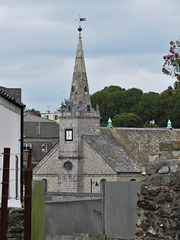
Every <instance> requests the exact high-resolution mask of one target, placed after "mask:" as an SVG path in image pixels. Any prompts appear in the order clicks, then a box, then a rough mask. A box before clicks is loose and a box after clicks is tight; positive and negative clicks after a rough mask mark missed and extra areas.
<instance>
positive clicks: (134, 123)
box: [112, 113, 143, 127]
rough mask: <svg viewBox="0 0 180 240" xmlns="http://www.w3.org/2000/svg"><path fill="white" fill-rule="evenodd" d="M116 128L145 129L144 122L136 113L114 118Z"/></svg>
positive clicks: (117, 115)
mask: <svg viewBox="0 0 180 240" xmlns="http://www.w3.org/2000/svg"><path fill="white" fill-rule="evenodd" d="M112 122H113V126H114V127H143V123H142V120H141V119H140V118H139V117H138V116H137V115H136V114H135V113H121V114H116V115H115V116H114V117H113V121H112Z"/></svg>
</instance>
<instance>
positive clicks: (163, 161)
mask: <svg viewBox="0 0 180 240" xmlns="http://www.w3.org/2000/svg"><path fill="white" fill-rule="evenodd" d="M159 148H160V152H158V153H156V154H153V155H152V156H150V159H149V160H150V163H149V164H148V165H147V166H146V167H145V171H144V176H143V178H142V187H141V191H140V194H139V200H138V202H137V206H138V222H137V232H136V240H142V239H143V240H145V239H146V240H148V239H149V240H156V239H166V240H168V239H180V140H174V141H166V142H163V143H160V145H159Z"/></svg>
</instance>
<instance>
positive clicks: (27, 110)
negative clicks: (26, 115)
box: [25, 108, 37, 112]
mask: <svg viewBox="0 0 180 240" xmlns="http://www.w3.org/2000/svg"><path fill="white" fill-rule="evenodd" d="M36 111H37V110H35V109H34V108H32V109H26V108H25V112H36Z"/></svg>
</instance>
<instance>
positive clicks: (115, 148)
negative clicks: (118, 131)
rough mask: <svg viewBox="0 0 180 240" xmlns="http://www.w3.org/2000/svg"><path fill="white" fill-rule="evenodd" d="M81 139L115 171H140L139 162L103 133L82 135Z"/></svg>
mask: <svg viewBox="0 0 180 240" xmlns="http://www.w3.org/2000/svg"><path fill="white" fill-rule="evenodd" d="M83 139H84V140H85V141H86V142H87V143H88V144H89V145H90V146H91V147H92V148H93V149H94V151H96V152H97V153H98V154H99V155H100V156H101V157H102V158H103V159H104V160H105V161H106V162H107V164H108V165H109V166H110V167H111V168H112V169H113V170H114V171H115V172H117V173H119V172H124V173H127V172H128V173H130V172H141V166H140V165H139V163H138V162H137V161H136V160H135V159H134V158H132V157H131V156H129V155H128V154H127V152H126V151H125V149H124V148H123V147H122V146H120V145H119V144H118V143H117V142H116V141H115V140H113V139H111V138H109V137H108V136H105V135H103V134H101V135H99V136H94V135H91V136H90V135H83Z"/></svg>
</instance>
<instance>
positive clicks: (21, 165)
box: [20, 106, 25, 202]
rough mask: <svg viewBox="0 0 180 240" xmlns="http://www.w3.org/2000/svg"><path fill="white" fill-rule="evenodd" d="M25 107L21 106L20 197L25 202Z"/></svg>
mask: <svg viewBox="0 0 180 240" xmlns="http://www.w3.org/2000/svg"><path fill="white" fill-rule="evenodd" d="M24 108H25V106H23V107H21V133H20V134H21V139H20V148H21V149H20V155H21V156H20V169H21V171H20V199H21V202H23V182H24V181H23V143H24V135H23V132H24Z"/></svg>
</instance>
